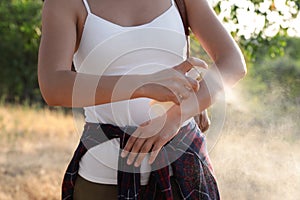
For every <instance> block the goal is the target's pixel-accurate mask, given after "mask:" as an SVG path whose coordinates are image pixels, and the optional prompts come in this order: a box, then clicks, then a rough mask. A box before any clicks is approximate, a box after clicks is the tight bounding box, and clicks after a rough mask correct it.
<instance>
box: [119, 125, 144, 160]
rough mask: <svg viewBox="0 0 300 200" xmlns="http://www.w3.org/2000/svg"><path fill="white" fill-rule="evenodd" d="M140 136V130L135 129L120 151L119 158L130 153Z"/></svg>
mask: <svg viewBox="0 0 300 200" xmlns="http://www.w3.org/2000/svg"><path fill="white" fill-rule="evenodd" d="M140 134H141V132H140V128H137V129H136V131H135V132H134V133H133V134H132V135H131V136H130V137H129V139H128V141H127V143H126V145H125V147H124V149H123V150H122V153H121V157H122V158H125V157H126V156H127V155H128V153H129V152H130V151H131V149H132V147H133V145H134V144H135V142H136V140H137V139H139V138H138V137H139V135H140Z"/></svg>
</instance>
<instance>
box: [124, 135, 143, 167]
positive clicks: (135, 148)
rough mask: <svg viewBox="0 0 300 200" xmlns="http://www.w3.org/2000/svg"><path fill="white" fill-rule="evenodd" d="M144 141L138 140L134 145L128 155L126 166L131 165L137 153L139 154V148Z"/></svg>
mask: <svg viewBox="0 0 300 200" xmlns="http://www.w3.org/2000/svg"><path fill="white" fill-rule="evenodd" d="M145 141H146V139H144V138H138V139H137V140H136V141H135V142H134V145H133V147H132V149H131V151H130V153H129V155H128V158H127V164H128V165H131V164H132V163H133V162H134V159H135V157H136V156H137V155H138V153H139V152H140V149H141V147H142V146H143V144H144V142H145Z"/></svg>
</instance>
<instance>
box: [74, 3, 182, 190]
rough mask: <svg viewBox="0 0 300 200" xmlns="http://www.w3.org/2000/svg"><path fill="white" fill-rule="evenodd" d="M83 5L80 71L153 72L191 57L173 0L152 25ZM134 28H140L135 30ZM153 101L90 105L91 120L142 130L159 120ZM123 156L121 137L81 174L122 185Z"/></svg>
mask: <svg viewBox="0 0 300 200" xmlns="http://www.w3.org/2000/svg"><path fill="white" fill-rule="evenodd" d="M83 1H84V3H85V6H86V9H87V12H88V14H87V17H86V19H85V21H84V23H83V24H82V25H83V26H80V27H81V28H82V34H79V35H81V38H80V43H79V44H78V49H77V51H76V53H75V55H74V59H73V61H74V65H75V69H76V70H77V71H78V72H81V73H88V74H95V75H124V74H150V73H154V72H158V71H160V70H163V69H165V68H170V67H173V66H175V65H177V64H179V63H180V62H182V61H183V60H184V59H185V52H186V37H185V34H184V28H183V25H182V23H181V18H180V15H179V13H178V11H177V8H176V7H175V5H174V4H175V3H174V1H173V0H171V1H168V0H166V1H163V2H164V3H165V2H167V3H168V4H169V5H168V6H166V9H162V10H161V12H160V14H159V15H156V16H155V17H152V18H151V20H144V19H143V20H144V21H147V22H146V23H141V22H139V20H137V21H134V23H131V24H130V23H128V22H127V23H126V20H123V21H122V20H120V21H118V22H117V20H114V19H113V18H111V17H100V16H99V15H97V14H96V12H98V9H97V7H96V4H94V3H90V2H88V1H86V0H83ZM90 1H91V0H90ZM91 2H94V1H91ZM157 2H158V1H157ZM170 2H171V5H170ZM99 3H100V2H99ZM128 3H129V2H128ZM93 5H94V6H95V8H94V7H92V6H93ZM126 5H127V4H126ZM161 5H162V4H161ZM137 7H138V6H137ZM162 7H164V5H162ZM103 9H104V8H103ZM140 9H141V8H140ZM94 10H95V12H94ZM99 10H101V9H99ZM104 10H105V9H104ZM120 12H125V13H126V9H125V11H124V10H122V9H120ZM144 12H147V9H145V11H144ZM106 13H109V12H106ZM104 14H105V13H104ZM119 15H120V14H119ZM130 15H131V14H129V16H130ZM141 15H142V14H141ZM101 16H104V15H101ZM127 16H128V15H127ZM131 17H133V16H131ZM129 18H130V17H129ZM119 19H120V17H119ZM127 19H128V18H127ZM79 24H80V20H79ZM121 24H124V25H121ZM132 24H139V25H135V26H130V25H132ZM80 27H79V30H80V29H81V28H80ZM150 102H151V99H148V98H138V99H133V100H127V101H120V102H115V103H110V104H103V105H98V106H91V107H85V108H84V110H85V117H86V121H87V122H93V123H109V124H114V125H117V126H121V127H122V126H126V125H135V126H136V125H139V124H141V123H143V122H145V121H147V120H149V119H150V118H153V117H155V116H157V114H158V113H156V112H155V110H153V109H151V106H150V104H149V103H150ZM118 153H119V142H118V140H117V139H114V140H111V141H108V142H105V143H103V144H100V145H98V146H96V147H94V148H92V149H90V150H89V151H88V152H87V153H86V154H85V155H84V156H83V158H82V160H81V162H80V170H79V174H80V175H81V176H83V177H84V178H86V179H88V180H90V181H93V182H99V183H107V184H116V182H117V178H116V176H117V173H116V170H117V162H118ZM146 160H147V159H145V160H144V162H143V163H142V166H141V171H142V172H145V173H144V174H142V177H141V178H142V180H141V182H142V184H146V182H147V180H148V176H149V173H148V172H149V171H150V170H151V168H150V166H149V165H148V164H147V162H146Z"/></svg>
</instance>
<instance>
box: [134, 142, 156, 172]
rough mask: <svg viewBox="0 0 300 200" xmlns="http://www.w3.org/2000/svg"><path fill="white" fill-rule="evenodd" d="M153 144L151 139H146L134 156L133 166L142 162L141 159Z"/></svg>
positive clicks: (137, 165)
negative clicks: (135, 156) (137, 153)
mask: <svg viewBox="0 0 300 200" xmlns="http://www.w3.org/2000/svg"><path fill="white" fill-rule="evenodd" d="M152 146H153V141H152V140H147V141H146V142H145V143H144V145H143V147H142V148H141V151H140V152H139V155H138V156H137V158H136V161H135V163H134V166H135V167H139V166H140V165H141V163H142V161H143V160H144V158H145V157H146V155H147V154H148V153H149V151H150V150H151V148H152Z"/></svg>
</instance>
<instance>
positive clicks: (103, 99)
mask: <svg viewBox="0 0 300 200" xmlns="http://www.w3.org/2000/svg"><path fill="white" fill-rule="evenodd" d="M143 78H144V77H143ZM143 78H142V76H140V75H126V76H96V75H89V74H81V73H77V72H73V71H67V70H66V71H63V70H60V71H56V72H53V73H52V74H48V75H47V76H43V77H40V79H39V84H40V88H41V92H42V95H43V97H44V99H45V101H46V102H47V103H48V104H49V105H51V106H65V107H84V106H92V105H99V104H105V103H110V102H115V101H121V100H127V99H131V98H138V97H140V95H141V93H140V92H139V91H140V89H139V87H140V86H142V80H143Z"/></svg>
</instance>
